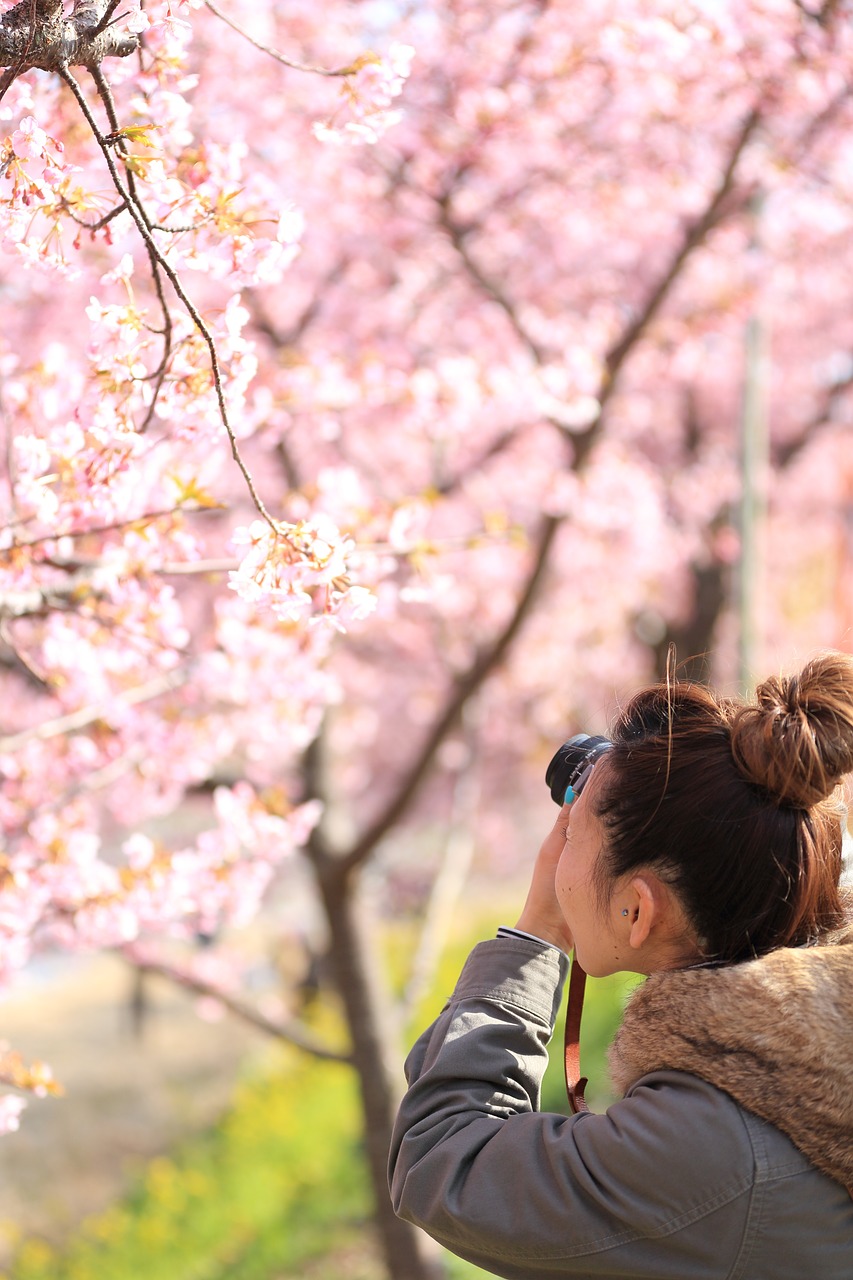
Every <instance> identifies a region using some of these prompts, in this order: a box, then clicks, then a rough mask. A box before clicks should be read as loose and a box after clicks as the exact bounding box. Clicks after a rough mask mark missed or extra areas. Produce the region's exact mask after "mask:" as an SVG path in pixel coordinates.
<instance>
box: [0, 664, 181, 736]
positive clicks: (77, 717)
mask: <svg viewBox="0 0 853 1280" xmlns="http://www.w3.org/2000/svg"><path fill="white" fill-rule="evenodd" d="M189 678H190V672H189V670H188V669H184V670H183V671H169V672H167V673H166V674H165V675H162V676H155V677H154V679H153V680H146V682H145V683H144V684H140V685H137V686H136V688H135V689H127V690H125V691H124V692H123V693H117V694H114V695H113V697H111V698H109V699H108V700H107V701H105V702H101V703H97V704H96V705H95V706H91V707H81V708H80V710H79V711H72V712H70V713H69V714H68V715H65V716H57V717H56V719H54V720H46V721H44V723H42V724H39V725H34V726H33V728H31V729H22V730H21V731H20V733H11V734H8V735H7V736H6V737H5V738H0V752H3V753H5V752H12V751H18V750H19V749H20V748H21V747H23V746H25V745H26V744H27V743H28V742H32V741H34V740H38V741H40V742H47V741H48V740H49V739H50V738H59V737H62V736H63V735H64V734H66V733H79V732H80V731H81V730H82V729H88V728H90V726H91V725H93V724H96V723H97V722H98V721H99V720H109V718H110V714H111V712H113V711H114V710H115V708H116V706H117V705H120V706H125V707H136V706H139V704H140V703H143V702H151V701H153V699H154V698H159V697H161V696H162V695H163V694H164V693H172V692H173V691H174V690H175V689H180V688H181V686H182V685H185V684H186V683H187V681H188V680H189Z"/></svg>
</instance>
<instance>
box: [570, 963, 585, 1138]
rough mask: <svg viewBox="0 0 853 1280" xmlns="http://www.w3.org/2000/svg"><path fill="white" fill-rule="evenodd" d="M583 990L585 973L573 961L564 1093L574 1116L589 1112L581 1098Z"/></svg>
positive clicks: (582, 1079) (582, 1089)
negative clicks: (567, 1096) (567, 1097)
mask: <svg viewBox="0 0 853 1280" xmlns="http://www.w3.org/2000/svg"><path fill="white" fill-rule="evenodd" d="M585 988H586V972H585V970H583V969H582V968H581V967H580V965H579V964H578V962H577V960H573V961H572V971H571V974H570V976H569V1003H568V1007H567V1009H566V1038H565V1060H566V1093H567V1094H568V1095H569V1106H570V1107H571V1109H572V1113H573V1114H574V1115H577V1114H578V1113H579V1112H581V1111H589V1107H588V1106H587V1104H586V1102H585V1100H584V1096H583V1094H584V1089H585V1088H586V1086H587V1078H586V1076H582V1075H581V1017H582V1016H583V995H584V990H585Z"/></svg>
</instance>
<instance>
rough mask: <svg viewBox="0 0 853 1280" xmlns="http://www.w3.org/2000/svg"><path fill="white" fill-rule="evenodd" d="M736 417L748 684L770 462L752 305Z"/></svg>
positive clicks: (742, 636)
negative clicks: (740, 402)
mask: <svg viewBox="0 0 853 1280" xmlns="http://www.w3.org/2000/svg"><path fill="white" fill-rule="evenodd" d="M744 363H745V376H744V395H743V416H742V421H741V500H740V538H741V553H740V573H739V575H738V615H739V624H740V625H739V628H738V635H739V645H738V680H739V683H740V686H741V689H742V690H743V691H744V692H745V693H746V692H749V691H751V690H752V689H753V687H754V684H755V674H756V671H757V669H758V664H759V663H760V660H761V641H762V625H761V624H762V615H763V612H764V609H763V605H764V598H763V597H764V537H763V533H764V525H765V521H766V515H767V476H768V470H769V463H770V450H769V436H768V429H767V381H768V379H767V373H768V365H769V342H768V325H767V321H766V320H765V319H764V317H763V316H762V315H761V314H760V313H759V312H758V311H757V310H756V311H755V312H754V313H753V314H752V315H751V316H750V318H749V320H748V321H747V325H746V339H745V344H744Z"/></svg>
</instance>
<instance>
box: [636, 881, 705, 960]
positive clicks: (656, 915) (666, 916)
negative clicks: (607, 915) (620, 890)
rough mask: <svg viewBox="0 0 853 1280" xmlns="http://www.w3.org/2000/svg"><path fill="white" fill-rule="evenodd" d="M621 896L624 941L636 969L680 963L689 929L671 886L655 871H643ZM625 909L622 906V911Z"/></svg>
mask: <svg viewBox="0 0 853 1280" xmlns="http://www.w3.org/2000/svg"><path fill="white" fill-rule="evenodd" d="M621 896H622V895H620V897H621ZM624 899H625V900H626V902H627V916H626V917H625V924H626V925H627V941H628V945H629V947H630V948H631V950H632V951H633V952H634V953H635V958H636V961H637V968H638V971H639V972H641V973H651V972H652V971H653V970H655V969H662V968H671V967H672V966H674V965H677V964H683V963H684V958H685V954H686V952H685V936H686V935H687V934H688V933H689V929H688V927H687V924H686V921H685V916H684V911H683V909H682V906H681V903H680V901H679V899H678V897H677V896H676V894H675V892H674V891H673V889H672V888H671V887H670V886H669V885H668V884H665V883H664V881H663V880H661V879H660V878H659V877H658V876H656V875H655V874H654V872H649V871H646V872H644V873H643V874H642V875H638V876H634V877H633V879H632V880H631V881H630V882H629V884H628V885H627V888H626V891H625V893H624ZM625 910H626V908H625V907H623V908H622V911H623V913H624V912H625ZM690 954H691V955H692V954H693V949H692V948H691V949H690Z"/></svg>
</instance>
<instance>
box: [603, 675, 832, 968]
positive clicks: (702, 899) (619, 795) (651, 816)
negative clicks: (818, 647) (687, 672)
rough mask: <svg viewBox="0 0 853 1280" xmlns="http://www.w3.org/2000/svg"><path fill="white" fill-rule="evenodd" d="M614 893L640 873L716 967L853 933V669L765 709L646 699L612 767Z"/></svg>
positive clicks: (762, 703) (761, 701) (795, 683)
mask: <svg viewBox="0 0 853 1280" xmlns="http://www.w3.org/2000/svg"><path fill="white" fill-rule="evenodd" d="M599 767H600V769H601V774H602V775H603V776H602V777H601V782H600V786H599V787H598V788H597V795H596V809H597V812H598V816H599V817H600V819H601V820H602V822H603V825H604V828H605V832H606V835H605V846H604V851H603V855H602V864H601V877H602V885H603V886H607V885H609V884H611V883H612V882H613V881H614V880H616V879H619V878H621V877H623V876H625V875H629V874H631V873H634V872H636V871H638V870H640V869H641V868H649V869H651V870H653V871H655V872H656V873H657V874H658V875H659V876H660V877H661V879H663V880H665V881H666V882H667V883H668V884H669V885H671V887H672V888H673V889H674V890H675V892H676V893H677V894H678V897H679V900H680V902H681V904H682V906H683V907H684V909H685V911H686V912H687V916H688V919H689V920H690V922H691V924H692V926H693V928H694V929H695V931H696V933H697V935H698V938H699V940H700V945H701V947H702V949H703V954H704V957H705V958H706V959H713V960H722V961H735V960H741V959H745V958H747V957H749V956H756V955H761V954H763V953H764V952H767V951H770V950H772V949H773V948H774V947H779V946H800V945H804V944H808V943H812V942H815V941H816V940H818V939H819V938H820V937H821V935H823V934H826V933H827V932H829V931H831V930H833V929H836V928H838V927H839V926H841V925H842V924H843V923H844V919H845V912H844V905H843V901H842V898H841V895H840V891H839V879H840V876H841V869H842V858H841V841H842V814H843V809H842V806H841V805H840V803H839V800H838V797H837V795H836V794H835V793H836V788H837V786H838V783H839V781H840V780H841V778H842V776H843V775H844V774H845V773H847V772H849V771H850V770H851V769H853V658H851V657H850V656H849V655H847V654H842V653H827V654H824V655H822V656H820V657H817V658H815V659H814V660H813V661H811V662H809V663H808V664H807V665H806V666H805V667H804V668H803V670H802V671H801V672H800V673H799V674H798V675H795V676H789V677H787V678H777V677H772V678H771V679H769V680H766V681H765V682H764V683H763V684H762V685H760V686H759V687H758V690H757V692H756V700H755V702H753V703H745V702H741V701H736V700H733V699H728V698H721V697H718V696H717V695H715V694H714V693H712V692H711V691H710V690H708V689H706V688H704V687H702V686H698V685H693V684H677V683H676V684H662V685H657V686H654V687H653V688H651V689H646V690H644V691H643V692H642V693H639V694H637V695H636V696H635V697H634V698H632V700H631V701H630V702H629V703H628V705H627V706H626V707H625V709H624V711H623V712H622V714H621V716H620V717H619V721H618V723H617V725H616V728H615V731H614V733H613V748H612V750H610V751H608V752H607V754H606V756H605V757H604V758H603V759H602V762H601V765H600V766H599Z"/></svg>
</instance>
